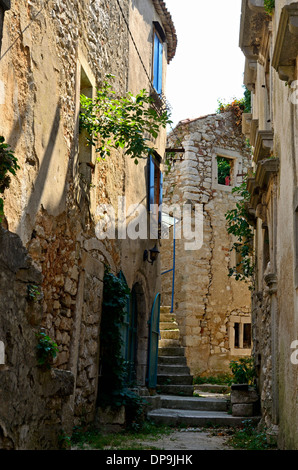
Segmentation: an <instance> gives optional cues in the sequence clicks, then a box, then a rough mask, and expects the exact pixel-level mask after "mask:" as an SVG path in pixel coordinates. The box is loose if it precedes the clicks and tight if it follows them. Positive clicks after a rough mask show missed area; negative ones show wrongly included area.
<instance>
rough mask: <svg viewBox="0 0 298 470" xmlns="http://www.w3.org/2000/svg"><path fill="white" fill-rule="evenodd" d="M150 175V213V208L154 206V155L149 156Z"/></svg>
mask: <svg viewBox="0 0 298 470" xmlns="http://www.w3.org/2000/svg"><path fill="white" fill-rule="evenodd" d="M148 163H149V165H148V167H149V175H148V182H149V183H148V210H149V211H150V206H151V205H152V204H154V176H155V175H154V171H155V168H154V167H155V165H154V161H153V157H152V155H149V162H148Z"/></svg>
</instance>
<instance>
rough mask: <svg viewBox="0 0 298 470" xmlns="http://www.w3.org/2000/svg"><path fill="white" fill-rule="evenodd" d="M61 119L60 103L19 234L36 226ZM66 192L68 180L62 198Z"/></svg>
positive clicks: (19, 226) (20, 222)
mask: <svg viewBox="0 0 298 470" xmlns="http://www.w3.org/2000/svg"><path fill="white" fill-rule="evenodd" d="M60 121H61V110H60V104H59V103H58V105H57V107H56V112H55V116H54V120H53V124H52V128H51V132H50V137H49V140H48V144H47V147H46V150H45V153H44V157H43V159H42V163H41V165H40V168H39V172H38V175H37V178H36V180H35V182H34V189H33V191H32V192H31V195H30V197H29V200H28V203H27V206H26V208H25V211H24V213H23V216H22V218H21V220H20V221H19V225H18V227H17V230H16V232H17V233H18V234H22V233H23V231H24V230H25V232H27V233H31V231H32V228H33V226H34V220H35V217H36V214H37V212H38V211H39V208H40V202H41V199H42V195H43V190H44V188H45V186H46V181H47V177H48V172H49V167H50V164H51V160H52V157H53V154H54V148H55V144H56V139H57V135H58V131H59V126H60ZM12 132H14V131H12ZM12 138H13V134H12V133H11V136H10V139H12ZM65 192H66V182H65V185H64V190H63V194H62V199H64V198H65Z"/></svg>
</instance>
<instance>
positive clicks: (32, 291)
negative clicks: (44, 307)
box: [27, 284, 42, 302]
mask: <svg viewBox="0 0 298 470" xmlns="http://www.w3.org/2000/svg"><path fill="white" fill-rule="evenodd" d="M41 295H42V294H41V291H40V290H39V287H38V286H35V285H34V284H28V285H27V298H28V300H31V301H33V302H36V301H38V300H39V299H40V297H41Z"/></svg>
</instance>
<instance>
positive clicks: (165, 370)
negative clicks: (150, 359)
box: [157, 364, 190, 376]
mask: <svg viewBox="0 0 298 470" xmlns="http://www.w3.org/2000/svg"><path fill="white" fill-rule="evenodd" d="M157 374H158V375H164V374H166V375H173V376H174V375H176V374H184V375H190V370H189V367H188V366H186V365H183V364H158V365H157Z"/></svg>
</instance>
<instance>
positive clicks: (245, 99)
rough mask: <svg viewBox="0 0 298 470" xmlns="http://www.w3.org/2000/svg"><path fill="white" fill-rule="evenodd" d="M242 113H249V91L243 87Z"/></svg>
mask: <svg viewBox="0 0 298 470" xmlns="http://www.w3.org/2000/svg"><path fill="white" fill-rule="evenodd" d="M243 105H244V110H243V112H244V113H251V91H250V90H248V89H247V88H246V86H244V97H243Z"/></svg>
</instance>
